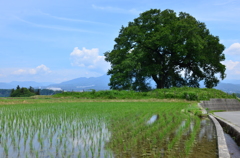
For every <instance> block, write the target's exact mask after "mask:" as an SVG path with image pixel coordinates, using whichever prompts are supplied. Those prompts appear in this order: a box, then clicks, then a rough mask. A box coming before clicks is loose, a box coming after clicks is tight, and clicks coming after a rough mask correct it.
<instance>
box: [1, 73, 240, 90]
mask: <svg viewBox="0 0 240 158" xmlns="http://www.w3.org/2000/svg"><path fill="white" fill-rule="evenodd" d="M109 79H110V76H107V75H103V76H100V77H90V78H86V77H80V78H76V79H73V80H69V81H65V82H62V83H58V84H54V83H49V82H41V83H38V82H33V81H25V82H17V81H13V82H10V83H1V82H0V89H12V88H16V87H17V86H18V85H19V86H20V87H27V88H28V87H30V86H32V87H34V88H40V89H52V90H66V91H83V90H90V89H95V90H108V89H109V88H110V87H109V86H108V83H109ZM227 82H230V83H227ZM151 85H152V86H153V88H155V87H154V86H155V83H154V82H151ZM201 87H203V85H202V83H201ZM215 89H219V90H222V91H225V92H227V93H240V80H232V81H230V80H229V81H228V80H224V81H223V82H220V83H219V84H218V86H217V87H215Z"/></svg>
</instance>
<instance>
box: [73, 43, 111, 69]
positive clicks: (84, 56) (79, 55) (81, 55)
mask: <svg viewBox="0 0 240 158" xmlns="http://www.w3.org/2000/svg"><path fill="white" fill-rule="evenodd" d="M70 59H71V64H72V65H73V66H80V67H83V68H87V69H95V70H96V71H102V72H107V70H108V69H109V68H110V64H109V63H108V62H106V61H105V57H104V56H100V55H99V50H98V48H92V49H86V48H85V47H83V48H82V50H80V49H79V48H78V47H75V48H74V49H73V52H72V53H71V54H70Z"/></svg>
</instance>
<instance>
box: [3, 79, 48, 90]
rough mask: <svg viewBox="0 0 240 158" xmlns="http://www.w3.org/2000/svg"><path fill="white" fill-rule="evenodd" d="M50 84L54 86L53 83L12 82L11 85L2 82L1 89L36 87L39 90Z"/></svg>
mask: <svg viewBox="0 0 240 158" xmlns="http://www.w3.org/2000/svg"><path fill="white" fill-rule="evenodd" d="M49 84H52V83H51V82H41V83H39V82H34V81H12V82H10V83H3V82H0V89H13V88H16V87H17V86H18V85H19V86H20V87H26V88H28V87H30V86H32V87H34V88H38V87H42V86H47V85H49Z"/></svg>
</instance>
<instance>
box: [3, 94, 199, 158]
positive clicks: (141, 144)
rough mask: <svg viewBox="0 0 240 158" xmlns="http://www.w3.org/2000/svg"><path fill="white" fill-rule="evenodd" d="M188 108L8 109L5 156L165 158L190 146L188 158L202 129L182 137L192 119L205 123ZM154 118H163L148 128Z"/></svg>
mask: <svg viewBox="0 0 240 158" xmlns="http://www.w3.org/2000/svg"><path fill="white" fill-rule="evenodd" d="M131 95H134V94H133V93H132V94H131ZM186 108H189V103H186V102H185V103H184V102H183V103H181V102H179V103H170V102H168V103H165V102H161V103H158V102H116V103H112V102H78V103H74V102H73V103H64V102H62V103H51V102H50V103H35V104H16V105H2V106H0V113H1V115H0V128H1V133H0V147H1V148H2V149H3V150H0V152H2V153H1V154H2V155H4V156H3V157H14V156H19V157H27V156H28V157H99V158H105V157H109V158H112V157H125V156H131V157H140V156H142V155H148V156H150V155H151V156H152V157H160V156H161V155H164V156H168V155H169V154H168V152H169V151H170V152H173V153H174V152H179V149H176V148H175V146H176V145H178V144H184V146H185V148H181V150H182V152H183V153H184V155H183V156H187V155H188V154H189V151H191V148H192V147H193V146H194V143H193V142H194V140H195V137H196V133H197V132H198V128H194V129H193V130H192V133H191V134H189V136H190V138H189V139H185V140H182V139H181V138H182V137H183V135H184V133H186V131H187V130H188V129H189V128H190V127H189V126H190V122H191V120H194V121H195V122H196V123H195V126H196V127H198V126H199V120H200V119H199V118H198V117H195V116H191V114H190V113H187V112H181V110H182V109H186ZM153 115H158V116H159V117H158V119H157V120H156V121H154V122H153V123H151V124H147V122H148V120H149V119H150V118H151V117H152V116H153ZM182 122H184V124H183V123H182ZM182 141H183V142H182ZM10 150H11V152H10ZM163 151H164V152H163ZM11 154H12V155H11Z"/></svg>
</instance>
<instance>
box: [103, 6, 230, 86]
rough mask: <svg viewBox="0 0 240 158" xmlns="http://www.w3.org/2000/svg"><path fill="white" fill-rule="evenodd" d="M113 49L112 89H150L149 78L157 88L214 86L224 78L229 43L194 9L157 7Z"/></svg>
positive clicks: (121, 35) (122, 33)
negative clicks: (164, 8)
mask: <svg viewBox="0 0 240 158" xmlns="http://www.w3.org/2000/svg"><path fill="white" fill-rule="evenodd" d="M115 42H116V44H115V45H114V48H113V50H111V51H108V52H106V53H105V54H104V55H105V57H106V58H105V60H106V61H108V62H110V63H111V68H110V69H109V70H108V75H111V78H110V83H109V86H110V87H111V89H132V90H139V91H145V90H148V89H149V88H150V87H149V84H148V80H149V79H153V80H154V81H155V82H156V87H157V88H169V87H180V86H189V87H199V82H200V81H202V80H204V84H205V86H206V87H208V88H212V87H214V86H216V85H217V84H218V83H219V79H224V78H225V77H226V74H225V70H226V68H225V65H223V64H221V61H224V60H225V56H224V54H223V50H224V49H225V47H224V45H222V44H221V43H220V42H219V37H218V36H213V35H212V34H210V32H209V30H208V29H207V28H206V25H205V24H204V23H203V22H200V21H198V20H196V19H195V18H194V17H193V16H191V15H189V14H188V13H184V12H180V13H179V14H178V16H177V15H176V13H175V12H174V11H173V10H164V11H161V10H158V9H151V10H149V11H146V12H144V13H142V14H140V16H139V17H138V18H136V19H134V20H133V21H132V22H129V23H128V26H127V27H123V26H122V28H121V29H120V32H119V35H118V37H117V38H115Z"/></svg>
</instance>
